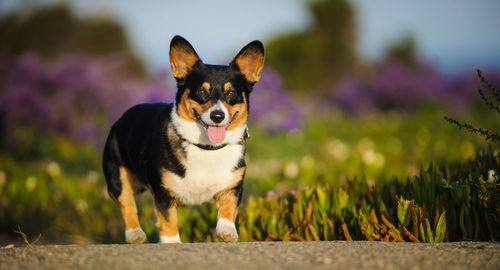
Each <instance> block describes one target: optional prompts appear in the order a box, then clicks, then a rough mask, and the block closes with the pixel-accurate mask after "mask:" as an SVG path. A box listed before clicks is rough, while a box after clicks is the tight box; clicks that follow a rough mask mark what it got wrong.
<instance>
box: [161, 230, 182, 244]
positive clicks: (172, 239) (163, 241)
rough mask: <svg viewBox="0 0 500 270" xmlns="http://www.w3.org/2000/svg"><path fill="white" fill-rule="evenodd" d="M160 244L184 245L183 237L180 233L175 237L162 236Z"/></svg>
mask: <svg viewBox="0 0 500 270" xmlns="http://www.w3.org/2000/svg"><path fill="white" fill-rule="evenodd" d="M159 243H160V244H176V243H182V241H181V237H180V236H179V233H177V235H175V236H162V235H160V242H159Z"/></svg>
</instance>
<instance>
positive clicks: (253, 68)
mask: <svg viewBox="0 0 500 270" xmlns="http://www.w3.org/2000/svg"><path fill="white" fill-rule="evenodd" d="M230 65H231V66H232V67H237V68H238V70H239V71H240V72H241V73H243V75H244V76H245V78H246V79H247V81H248V82H250V83H255V82H257V81H258V80H259V79H260V72H261V71H262V67H263V66H264V45H262V42H260V41H258V40H254V41H252V42H250V43H248V45H246V46H245V47H243V49H241V51H240V52H239V53H238V55H236V57H235V58H234V60H233V61H232V62H231V64H230Z"/></svg>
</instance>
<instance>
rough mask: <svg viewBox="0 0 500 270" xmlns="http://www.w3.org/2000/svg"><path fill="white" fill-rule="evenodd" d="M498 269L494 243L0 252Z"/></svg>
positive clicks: (18, 261)
mask: <svg viewBox="0 0 500 270" xmlns="http://www.w3.org/2000/svg"><path fill="white" fill-rule="evenodd" d="M160 268H165V269H207V268H208V269H259V270H267V269H307V270H311V269H326V268H328V269H333V268H338V269H343V270H344V269H495V270H498V269H500V243H485V242H481V243H478V242H458V243H441V244H415V243H382V242H364V241H359V242H342V241H335V242H250V243H194V244H189V243H184V244H164V245H160V244H140V245H82V246H48V247H34V248H2V249H0V269H160Z"/></svg>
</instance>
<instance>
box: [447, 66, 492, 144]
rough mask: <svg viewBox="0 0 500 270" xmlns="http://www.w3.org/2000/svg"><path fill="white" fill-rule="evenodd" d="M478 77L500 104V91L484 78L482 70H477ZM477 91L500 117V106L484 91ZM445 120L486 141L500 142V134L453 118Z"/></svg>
mask: <svg viewBox="0 0 500 270" xmlns="http://www.w3.org/2000/svg"><path fill="white" fill-rule="evenodd" d="M477 75H478V76H479V78H480V79H481V82H482V83H484V84H485V85H486V86H487V87H488V90H489V92H490V94H491V95H493V96H494V97H495V99H496V102H500V91H498V90H497V89H496V88H495V87H494V86H493V85H491V83H490V82H488V81H487V80H486V79H485V78H484V77H483V75H482V74H481V70H479V69H478V70H477ZM477 91H478V93H479V95H480V96H481V99H482V100H483V102H484V104H486V106H487V107H488V108H490V109H492V110H495V111H496V112H497V114H498V115H500V107H499V105H495V103H494V102H493V101H492V100H490V98H489V97H488V96H486V95H485V94H484V92H483V90H482V89H478V90H477ZM444 119H445V120H446V121H448V122H449V123H451V124H453V125H456V126H458V128H459V129H462V128H464V129H466V130H467V131H469V132H471V133H474V134H479V135H481V136H483V137H484V138H485V139H486V140H491V141H493V142H495V141H499V140H500V134H499V133H498V132H497V131H492V130H488V129H483V128H480V127H476V126H473V125H471V124H468V123H462V122H459V121H457V120H455V119H453V118H450V117H448V116H445V117H444Z"/></svg>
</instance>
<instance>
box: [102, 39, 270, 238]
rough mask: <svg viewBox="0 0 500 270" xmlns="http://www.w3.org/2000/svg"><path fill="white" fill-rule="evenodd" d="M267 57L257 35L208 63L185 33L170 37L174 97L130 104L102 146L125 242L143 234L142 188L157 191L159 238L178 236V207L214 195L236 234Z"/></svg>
mask: <svg viewBox="0 0 500 270" xmlns="http://www.w3.org/2000/svg"><path fill="white" fill-rule="evenodd" d="M263 65H264V46H263V44H262V43H261V42H260V41H258V40H255V41H252V42H250V43H249V44H248V45H246V46H245V47H244V48H243V49H241V51H240V52H239V53H238V54H237V55H236V57H235V58H234V59H233V60H232V61H231V63H230V64H229V65H227V66H225V65H209V64H205V63H203V61H202V60H201V59H200V58H199V57H198V54H197V53H196V52H195V50H194V49H193V47H192V46H191V44H190V43H189V42H188V41H187V40H186V39H184V38H183V37H181V36H175V37H174V38H173V39H172V41H171V43H170V66H171V68H172V75H173V77H174V78H175V79H176V82H177V93H176V97H175V102H174V103H148V104H139V105H136V106H134V107H132V108H130V109H128V110H127V111H126V112H125V113H124V114H123V115H122V116H121V117H120V119H118V120H117V121H116V122H115V123H114V124H113V126H112V127H111V130H110V132H109V135H108V138H107V140H106V144H105V147H104V152H103V160H102V166H103V171H104V176H105V178H106V183H107V188H108V193H109V195H110V197H111V198H112V199H113V201H115V202H116V204H117V205H118V206H119V207H120V210H121V214H122V216H123V220H124V221H125V239H126V241H127V242H128V243H143V242H145V241H146V234H145V233H144V231H143V230H142V229H141V226H140V224H139V218H138V215H137V207H136V202H135V195H137V194H139V193H141V192H143V191H145V190H149V191H150V192H151V193H152V194H153V197H154V202H155V210H156V211H155V212H156V214H157V217H158V223H157V224H158V229H159V233H160V243H180V242H181V239H180V237H179V229H178V218H177V207H180V206H189V205H197V204H201V203H204V202H207V201H210V200H214V201H215V203H216V206H217V209H218V215H217V225H216V232H217V235H218V237H220V238H221V239H222V240H224V241H226V242H233V241H237V240H238V233H237V230H236V226H235V220H236V216H237V213H238V205H239V204H240V202H241V198H242V192H243V179H244V177H245V169H246V163H245V151H246V146H245V145H246V143H245V141H246V138H247V137H248V129H247V119H248V114H249V95H250V93H251V92H252V88H253V86H254V84H255V83H256V82H257V81H258V80H259V78H260V73H261V71H262V67H263Z"/></svg>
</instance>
